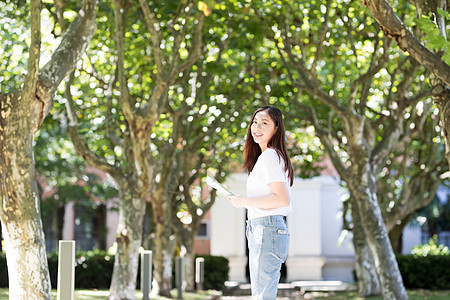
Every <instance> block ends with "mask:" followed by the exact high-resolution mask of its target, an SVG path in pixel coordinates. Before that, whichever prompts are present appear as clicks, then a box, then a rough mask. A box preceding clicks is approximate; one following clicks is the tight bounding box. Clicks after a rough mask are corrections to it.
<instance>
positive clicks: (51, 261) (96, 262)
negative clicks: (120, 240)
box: [0, 251, 229, 290]
mask: <svg viewBox="0 0 450 300" xmlns="http://www.w3.org/2000/svg"><path fill="white" fill-rule="evenodd" d="M202 257H204V259H205V282H204V285H203V286H204V289H215V290H221V289H222V287H223V286H224V283H225V281H226V280H228V270H229V267H228V260H227V259H226V258H225V257H220V256H202ZM47 259H48V266H49V270H50V280H51V282H52V287H54V288H56V286H57V276H58V255H57V254H55V253H48V254H47ZM75 263H76V266H75V288H77V289H79V288H80V289H92V288H96V289H108V288H109V285H110V283H111V277H112V270H113V267H114V256H111V255H109V254H106V252H103V251H88V252H77V253H76V257H75ZM139 285H140V268H139V269H138V278H137V288H139ZM0 287H8V269H7V265H6V256H5V253H4V252H3V253H0Z"/></svg>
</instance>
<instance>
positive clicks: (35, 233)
mask: <svg viewBox="0 0 450 300" xmlns="http://www.w3.org/2000/svg"><path fill="white" fill-rule="evenodd" d="M30 10H31V18H30V20H31V44H30V50H29V54H30V55H29V61H28V72H27V74H26V76H25V80H24V83H23V86H22V88H21V89H20V90H18V91H16V92H13V93H10V94H6V95H0V196H1V207H0V219H1V222H2V228H3V234H4V238H5V248H6V258H7V262H8V274H9V297H10V299H18V300H20V299H24V300H25V299H50V298H51V295H50V291H51V284H50V276H49V272H48V266H47V258H46V249H45V240H44V233H43V229H42V222H41V218H40V207H39V203H40V201H39V196H38V189H37V185H36V181H35V168H34V159H33V139H34V135H35V133H36V131H37V130H38V129H39V126H40V125H41V123H42V121H43V120H44V118H45V117H46V116H47V114H48V113H49V111H50V110H51V108H52V107H53V103H54V99H53V95H54V92H55V90H56V88H57V87H58V85H59V83H60V82H61V81H62V79H63V78H64V77H65V76H66V75H67V74H68V73H69V72H70V71H71V70H73V68H74V66H75V64H76V63H77V62H78V60H79V59H80V57H81V55H82V54H83V53H84V51H85V49H86V47H87V45H88V43H89V41H90V40H91V38H92V36H93V34H94V32H95V30H96V23H95V15H96V14H95V13H96V1H94V0H86V1H84V2H83V6H82V8H81V10H80V13H79V14H78V16H77V17H76V18H75V20H74V21H73V22H72V23H71V24H70V26H69V28H68V30H67V32H66V34H65V35H64V37H63V39H62V41H61V43H60V45H59V46H58V48H57V49H56V50H55V52H54V53H53V55H52V58H51V60H50V61H49V62H48V63H47V64H46V65H45V66H44V67H43V68H42V69H41V70H39V58H40V51H39V50H40V35H41V31H40V1H39V0H32V1H30Z"/></svg>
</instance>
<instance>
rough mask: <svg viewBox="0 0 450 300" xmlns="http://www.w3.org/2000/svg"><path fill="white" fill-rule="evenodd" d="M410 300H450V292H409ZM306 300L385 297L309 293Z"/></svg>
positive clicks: (341, 293) (349, 293) (354, 293)
mask: <svg viewBox="0 0 450 300" xmlns="http://www.w3.org/2000/svg"><path fill="white" fill-rule="evenodd" d="M407 292H408V296H409V300H444V299H447V300H448V299H450V291H429V290H408V291H407ZM305 299H330V300H349V299H353V300H356V299H360V300H363V299H364V300H365V299H367V300H383V297H368V298H361V297H358V293H357V292H338V293H309V295H305Z"/></svg>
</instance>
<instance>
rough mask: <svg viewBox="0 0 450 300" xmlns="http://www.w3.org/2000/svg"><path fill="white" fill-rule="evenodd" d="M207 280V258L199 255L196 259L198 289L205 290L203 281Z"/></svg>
mask: <svg viewBox="0 0 450 300" xmlns="http://www.w3.org/2000/svg"><path fill="white" fill-rule="evenodd" d="M204 280H205V259H204V258H203V257H197V259H196V260H195V284H196V286H197V290H199V291H203V282H204Z"/></svg>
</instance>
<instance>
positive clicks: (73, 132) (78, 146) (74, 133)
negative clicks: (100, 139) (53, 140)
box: [64, 73, 121, 178]
mask: <svg viewBox="0 0 450 300" xmlns="http://www.w3.org/2000/svg"><path fill="white" fill-rule="evenodd" d="M73 79H74V76H73V73H72V74H71V75H70V77H69V78H68V79H67V81H66V89H65V92H64V96H65V98H66V101H67V102H66V111H67V116H68V119H69V124H68V125H67V133H68V134H69V137H70V139H71V140H72V143H73V145H74V147H75V151H76V152H77V153H78V155H80V156H81V157H83V159H84V160H85V161H86V162H87V163H88V164H89V165H91V166H93V167H95V168H98V169H100V170H103V171H105V172H107V173H109V174H110V175H111V176H112V177H114V178H116V177H117V176H118V175H119V174H120V173H121V171H120V169H119V168H117V167H116V166H114V165H111V164H109V163H108V162H107V161H106V160H105V159H104V158H103V157H101V156H99V155H96V154H95V153H93V152H92V151H91V150H90V149H89V146H88V145H87V144H86V143H85V142H84V141H83V139H82V138H81V136H80V134H79V133H78V122H77V116H76V115H75V105H74V103H73V98H72V93H71V92H70V87H71V85H72V81H73Z"/></svg>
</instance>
